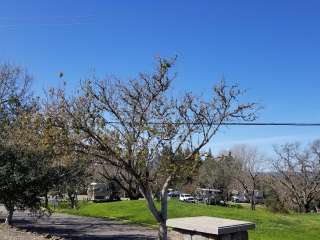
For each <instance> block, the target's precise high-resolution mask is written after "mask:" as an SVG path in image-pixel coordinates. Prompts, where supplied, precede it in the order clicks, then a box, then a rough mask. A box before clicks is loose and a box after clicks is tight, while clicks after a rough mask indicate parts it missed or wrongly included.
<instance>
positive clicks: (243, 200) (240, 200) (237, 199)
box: [231, 195, 249, 203]
mask: <svg viewBox="0 0 320 240" xmlns="http://www.w3.org/2000/svg"><path fill="white" fill-rule="evenodd" d="M231 201H232V202H235V203H248V202H249V200H248V199H247V198H246V196H244V195H234V196H232V197H231Z"/></svg>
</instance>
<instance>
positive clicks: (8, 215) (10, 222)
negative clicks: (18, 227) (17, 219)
mask: <svg viewBox="0 0 320 240" xmlns="http://www.w3.org/2000/svg"><path fill="white" fill-rule="evenodd" d="M12 217H13V209H12V208H11V209H9V210H8V214H7V217H6V221H5V224H8V225H12Z"/></svg>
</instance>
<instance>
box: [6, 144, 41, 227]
mask: <svg viewBox="0 0 320 240" xmlns="http://www.w3.org/2000/svg"><path fill="white" fill-rule="evenodd" d="M45 159H46V156H45V154H44V153H39V152H38V151H33V150H30V149H29V148H23V147H21V146H19V147H17V148H16V147H13V146H5V145H0V201H1V202H2V203H3V204H4V206H5V207H6V209H7V210H8V216H7V218H6V223H7V224H11V223H12V216H13V212H14V211H15V210H16V209H22V210H25V209H29V210H32V211H38V210H39V209H40V198H39V196H40V195H41V193H42V191H43V189H42V188H41V186H42V182H43V180H44V179H43V175H42V174H41V172H42V170H43V169H44V168H45V167H44V165H45Z"/></svg>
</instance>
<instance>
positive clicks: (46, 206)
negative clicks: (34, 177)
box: [44, 192, 49, 208]
mask: <svg viewBox="0 0 320 240" xmlns="http://www.w3.org/2000/svg"><path fill="white" fill-rule="evenodd" d="M44 207H45V208H48V207H49V200H48V192H46V194H45V195H44Z"/></svg>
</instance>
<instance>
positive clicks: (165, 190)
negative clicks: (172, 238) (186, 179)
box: [159, 176, 171, 240]
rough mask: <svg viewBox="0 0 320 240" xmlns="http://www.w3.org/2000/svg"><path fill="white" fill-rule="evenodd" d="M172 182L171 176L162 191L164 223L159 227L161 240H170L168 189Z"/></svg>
mask: <svg viewBox="0 0 320 240" xmlns="http://www.w3.org/2000/svg"><path fill="white" fill-rule="evenodd" d="M170 181H171V176H169V177H168V178H167V179H166V181H165V183H164V184H163V186H162V189H161V217H162V222H160V226H159V239H160V240H167V239H168V228H167V218H168V187H169V183H170Z"/></svg>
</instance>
